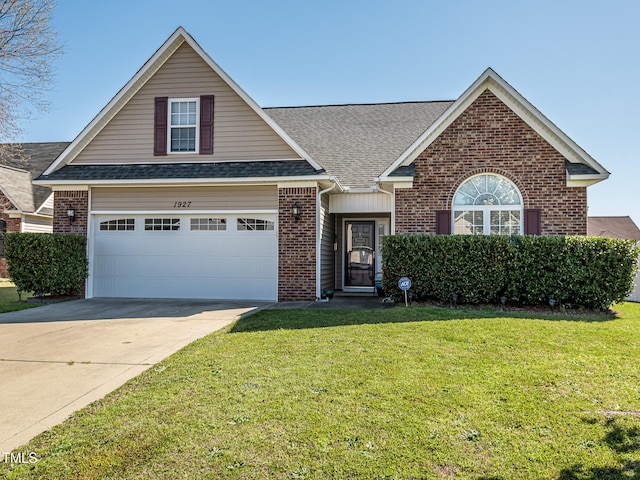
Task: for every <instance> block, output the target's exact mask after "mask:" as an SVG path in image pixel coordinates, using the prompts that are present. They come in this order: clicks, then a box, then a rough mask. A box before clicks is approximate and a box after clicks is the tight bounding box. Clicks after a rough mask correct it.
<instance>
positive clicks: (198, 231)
mask: <svg viewBox="0 0 640 480" xmlns="http://www.w3.org/2000/svg"><path fill="white" fill-rule="evenodd" d="M92 220H93V232H94V233H93V244H92V274H91V277H90V280H92V282H93V283H92V286H93V291H92V294H93V296H95V297H136V298H209V299H250V300H276V299H277V289H278V287H277V285H278V268H277V241H276V231H275V215H259V214H256V215H233V216H232V215H224V216H223V215H116V216H114V215H96V216H94V217H93V218H92Z"/></svg>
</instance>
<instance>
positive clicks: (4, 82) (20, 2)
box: [0, 0, 62, 155]
mask: <svg viewBox="0 0 640 480" xmlns="http://www.w3.org/2000/svg"><path fill="white" fill-rule="evenodd" d="M53 7H54V2H53V0H0V142H3V143H5V142H13V141H15V140H16V139H17V138H18V136H19V135H20V134H21V133H22V132H23V128H24V127H23V124H24V122H25V121H26V120H28V119H29V118H30V117H31V116H32V115H33V113H34V112H36V111H37V112H44V111H47V109H48V108H49V103H48V101H47V100H46V96H45V93H46V92H47V91H48V90H49V88H50V84H51V82H52V80H53V63H54V61H55V60H56V59H57V57H58V56H59V55H60V54H61V53H62V48H61V46H60V44H59V43H58V36H57V33H56V32H55V31H54V30H53V29H52V27H51V25H50V21H49V20H50V15H51V11H52V10H53ZM0 155H2V152H1V151H0Z"/></svg>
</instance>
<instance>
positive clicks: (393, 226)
mask: <svg viewBox="0 0 640 480" xmlns="http://www.w3.org/2000/svg"><path fill="white" fill-rule="evenodd" d="M375 182H376V184H375V187H376V190H377V191H378V192H382V193H386V194H387V195H389V197H391V235H395V233H396V202H395V195H394V194H393V192H389V191H388V190H385V189H383V188H382V187H380V185H381V183H382V182H381V181H380V179H379V178H376V179H375Z"/></svg>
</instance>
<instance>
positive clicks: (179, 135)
mask: <svg viewBox="0 0 640 480" xmlns="http://www.w3.org/2000/svg"><path fill="white" fill-rule="evenodd" d="M199 110H200V109H199V108H198V101H197V99H195V98H189V99H178V100H173V99H170V100H169V139H168V140H169V152H171V153H182V152H196V153H197V151H198V150H197V145H198V117H199V113H200V112H199Z"/></svg>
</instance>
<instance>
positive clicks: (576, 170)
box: [564, 160, 598, 175]
mask: <svg viewBox="0 0 640 480" xmlns="http://www.w3.org/2000/svg"><path fill="white" fill-rule="evenodd" d="M564 166H565V167H566V169H567V172H569V175H598V172H597V171H596V170H594V169H593V168H591V167H590V166H589V165H584V164H582V163H572V162H569V161H567V160H565V162H564Z"/></svg>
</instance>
